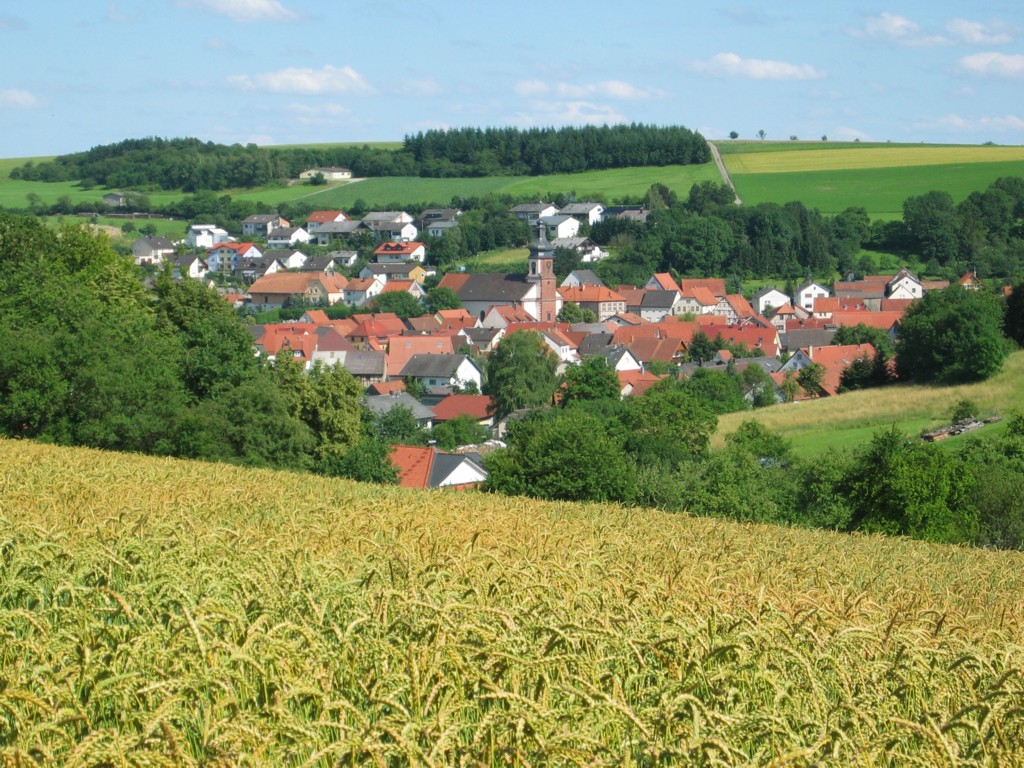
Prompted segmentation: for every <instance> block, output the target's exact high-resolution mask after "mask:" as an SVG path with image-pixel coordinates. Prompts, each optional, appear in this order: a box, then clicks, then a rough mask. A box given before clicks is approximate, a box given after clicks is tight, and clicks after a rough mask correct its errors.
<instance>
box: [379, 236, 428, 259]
mask: <svg viewBox="0 0 1024 768" xmlns="http://www.w3.org/2000/svg"><path fill="white" fill-rule="evenodd" d="M373 255H374V258H375V259H376V260H377V263H378V264H403V263H405V262H407V261H417V262H419V263H421V264H422V263H423V260H424V259H425V258H426V256H427V247H426V246H425V245H424V244H423V243H419V242H400V243H396V242H393V241H389V242H386V243H381V244H380V245H379V246H378V247H377V249H376V250H375V251H374V252H373Z"/></svg>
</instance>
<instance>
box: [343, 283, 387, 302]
mask: <svg viewBox="0 0 1024 768" xmlns="http://www.w3.org/2000/svg"><path fill="white" fill-rule="evenodd" d="M383 291H384V283H383V282H382V281H381V280H380V278H377V277H357V278H355V279H354V280H349V281H348V285H346V286H345V303H346V304H351V305H352V306H354V307H361V306H363V305H364V304H366V303H367V302H368V301H369V300H370V299H372V298H373V297H374V296H379V295H380V294H381V293H382V292H383Z"/></svg>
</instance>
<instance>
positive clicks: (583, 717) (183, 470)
mask: <svg viewBox="0 0 1024 768" xmlns="http://www.w3.org/2000/svg"><path fill="white" fill-rule="evenodd" d="M0 530H2V532H3V533H2V534H0V583H2V584H3V589H0V683H2V684H0V763H3V764H4V765H12V766H16V765H81V766H86V765H88V766H143V765H147V766H148V765H152V766H179V765H184V766H189V765H209V766H228V765H253V766H256V765H291V766H310V767H312V766H317V767H320V766H322V767H323V768H328V766H330V767H332V768H333V767H335V766H338V767H340V766H357V765H360V766H361V765H376V766H400V765H402V766H404V765H417V766H421V765H422V766H438V767H440V766H449V765H451V766H454V765H459V766H474V767H479V768H485V767H488V766H511V765H516V766H526V765H533V766H546V765H551V766H554V765H559V766H563V765H564V766H574V765H588V766H609V767H610V766H660V765H664V766H669V765H671V766H684V765H699V766H705V765H706V766H712V765H721V766H740V765H743V766H748V765H773V766H777V767H778V768H781V767H782V766H794V767H795V766H810V765H820V766H850V765H860V766H869V765H870V766H873V765H921V766H925V765H927V766H937V765H943V766H945V765H949V766H952V765H962V766H979V768H980V766H995V765H1019V764H1020V762H1021V761H1020V745H1021V744H1022V743H1024V710H1022V708H1021V706H1020V702H1021V701H1022V700H1024V680H1022V676H1021V672H1020V670H1021V669H1022V668H1024V602H1022V601H1021V599H1020V596H1021V593H1022V591H1024V556H1022V554H1021V553H1019V552H995V551H988V550H972V549H968V548H964V547H952V546H939V545H929V544H924V543H921V542H913V541H908V540H906V539H900V538H896V537H892V538H882V537H871V536H862V535H840V534H833V533H828V532H823V531H811V530H801V529H798V528H783V527H772V526H759V525H750V524H737V523H732V522H726V521H721V520H715V519H710V518H694V517H690V516H688V515H685V514H669V513H664V512H658V511H655V510H643V509H623V508H620V507H616V506H613V505H582V504H572V503H565V502H562V503H547V502H540V501H533V500H528V499H522V498H511V497H505V496H494V495H485V494H479V493H473V492H466V493H451V492H444V491H434V492H429V491H409V490H403V489H398V488H393V487H382V486H370V485H361V484H358V483H353V482H348V481H343V480H332V479H328V478H323V477H316V476H311V475H303V474H292V473H287V472H270V471H258V470H243V469H239V468H236V467H230V466H226V465H219V464H205V463H201V462H185V461H176V460H170V459H159V458H153V457H145V456H135V455H126V454H114V453H104V452H100V451H90V450H84V449H70V448H58V447H55V446H52V445H43V444H39V443H31V442H27V441H12V440H0Z"/></svg>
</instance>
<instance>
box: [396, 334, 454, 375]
mask: <svg viewBox="0 0 1024 768" xmlns="http://www.w3.org/2000/svg"><path fill="white" fill-rule="evenodd" d="M387 350H388V370H390V371H395V372H398V371H400V370H402V369H403V368H404V367H405V364H406V363H408V362H409V359H410V358H411V357H412V356H413V355H454V354H455V348H454V345H453V343H452V337H451V336H404V335H393V336H388V338H387Z"/></svg>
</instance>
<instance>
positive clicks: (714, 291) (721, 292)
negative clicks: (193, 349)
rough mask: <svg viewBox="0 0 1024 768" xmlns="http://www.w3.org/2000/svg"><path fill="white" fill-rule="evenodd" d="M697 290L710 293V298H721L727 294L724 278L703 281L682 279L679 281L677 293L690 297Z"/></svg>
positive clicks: (711, 278) (710, 278)
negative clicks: (702, 289)
mask: <svg viewBox="0 0 1024 768" xmlns="http://www.w3.org/2000/svg"><path fill="white" fill-rule="evenodd" d="M698 288H704V289H706V290H708V291H710V292H711V295H712V296H715V297H716V298H719V299H720V298H722V297H723V296H725V295H726V293H728V291H726V289H725V278H724V277H709V278H704V279H688V278H683V279H682V280H680V281H679V292H680V293H682V294H683V295H684V296H692V295H693V292H694V291H695V290H696V289H698Z"/></svg>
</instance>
